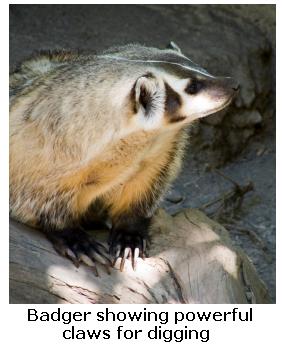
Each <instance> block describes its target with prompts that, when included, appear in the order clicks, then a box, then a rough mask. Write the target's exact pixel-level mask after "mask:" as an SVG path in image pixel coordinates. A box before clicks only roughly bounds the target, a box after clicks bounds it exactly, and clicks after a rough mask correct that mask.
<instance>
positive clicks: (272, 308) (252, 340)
mask: <svg viewBox="0 0 282 346" xmlns="http://www.w3.org/2000/svg"><path fill="white" fill-rule="evenodd" d="M10 3H12V4H38V1H29V2H25V1H12V2H10ZM41 3H44V4H53V3H54V1H45V2H41ZM67 3H68V4H75V3H77V2H75V1H68V2H67ZM82 3H83V4H113V3H115V4H118V3H122V4H129V2H120V1H119V2H113V1H109V2H104V1H95V2H93V1H83V2H82ZM82 3H80V4H82ZM152 3H154V4H169V3H171V2H167V1H158V2H156V1H154V2H151V1H132V2H130V4H152ZM247 3H248V4H265V3H266V1H248V2H247ZM280 3H281V2H280ZM280 3H279V2H276V1H267V4H276V5H277V6H276V9H277V18H278V20H277V37H281V35H279V34H281V33H282V31H281V24H280V22H281V4H280ZM56 4H66V2H64V1H56ZM174 4H199V2H197V1H190V2H186V1H176V2H175V3H174ZM202 4H213V2H212V1H205V2H203V3H202ZM217 4H228V2H226V1H218V2H217ZM232 4H246V2H244V1H233V2H232ZM0 6H1V11H0V15H1V26H2V28H1V29H2V30H0V34H1V46H2V54H1V56H0V57H1V64H0V68H1V69H2V71H1V72H2V73H1V88H2V89H1V91H2V92H1V95H2V97H1V101H2V102H1V106H2V107H1V108H2V112H1V116H0V121H1V124H0V131H1V134H0V153H1V156H0V162H1V164H0V167H1V170H0V172H1V179H0V184H1V189H0V191H1V194H0V220H1V224H0V229H1V232H2V236H1V240H2V251H1V261H0V263H1V285H0V287H1V294H0V296H1V310H0V329H1V342H2V343H3V344H11V345H13V344H16V343H20V344H23V345H25V344H27V345H30V346H32V345H38V343H40V345H48V346H49V345H50V344H53V345H58V344H60V345H61V344H65V342H62V341H61V339H59V338H58V335H59V333H60V330H61V326H60V325H57V324H49V325H48V326H45V325H40V324H38V325H36V327H35V325H31V324H30V323H27V321H26V311H27V308H28V307H30V308H31V307H34V306H25V305H9V304H8V143H9V142H8V141H9V139H8V92H7V85H8V66H9V57H8V54H6V52H8V47H9V36H8V3H7V2H6V1H1V2H0ZM279 15H280V18H279ZM279 19H280V20H279ZM279 58H281V43H279V41H278V42H277V62H278V63H277V81H278V83H277V84H278V88H277V92H278V97H277V114H278V117H277V133H278V134H280V131H279V130H281V119H280V113H281V112H280V111H281V109H282V107H281V102H282V97H281V96H282V95H279V93H280V94H281V91H280V88H279V82H280V80H281V78H279V77H281V68H280V66H279V63H280V61H281V60H280V59H279ZM6 95H7V98H6V97H5V96H6ZM281 147H282V143H281V139H280V136H277V176H279V168H280V167H281V164H282V163H281V153H279V151H280V150H281V149H280V148H281ZM269 178H270V179H272V178H273V177H269ZM280 198H281V183H280V182H279V180H278V181H277V210H280V206H281V204H280V203H279V201H280ZM281 217H282V213H281V214H280V213H277V225H282V219H281ZM277 244H279V245H278V246H277V248H281V245H280V244H281V232H279V229H278V232H277ZM281 256H282V255H281V250H280V251H279V250H278V251H277V268H279V270H277V273H278V274H279V275H277V304H276V305H275V304H273V305H263V306H262V305H261V306H255V305H254V306H253V308H254V314H255V321H254V322H253V323H249V324H245V325H244V324H241V325H237V326H234V325H232V324H231V325H229V324H217V325H215V326H214V327H212V326H211V327H210V328H214V329H213V331H214V332H213V333H214V335H215V337H214V339H213V340H212V341H210V342H208V343H207V344H209V345H217V346H220V345H226V344H227V343H228V344H229V345H238V344H241V345H248V344H250V345H266V344H269V345H276V344H279V340H280V335H279V334H280V333H279V328H281V327H280V324H281V312H282V311H281V289H282V285H281V266H280V263H281ZM58 307H59V305H48V306H47V305H46V306H44V305H37V308H38V309H41V310H42V311H52V310H54V309H57V308H58ZM62 307H63V308H64V309H65V310H67V311H83V310H84V311H87V310H90V309H91V310H93V311H94V310H96V311H97V310H103V309H104V308H105V307H106V305H101V306H89V305H87V306H81V305H73V306H62ZM139 308H142V306H140V305H139V306H136V305H119V306H111V309H113V310H115V311H121V310H124V309H126V310H130V311H134V310H137V309H139ZM150 308H151V309H152V310H154V311H161V310H164V309H166V310H168V311H171V312H173V311H175V310H176V309H177V310H183V311H188V310H190V311H201V310H213V309H214V311H224V310H228V309H230V308H231V305H199V306H196V305H191V306H179V305H170V306H162V305H158V306H156V305H154V306H150ZM240 308H242V309H244V308H245V307H240ZM148 309H149V307H148ZM108 326H113V325H112V324H111V323H108ZM194 326H195V327H197V326H196V325H194ZM83 327H84V328H92V329H93V328H95V326H94V324H93V323H90V324H89V325H84V326H83ZM104 328H105V327H104ZM199 328H203V326H201V325H200V326H199ZM131 342H132V341H131ZM78 343H79V344H80V345H81V341H80V342H75V341H74V342H72V344H73V345H76V344H78ZM93 343H94V344H97V345H100V344H101V343H100V342H95V341H91V342H84V343H83V344H86V345H87V344H89V345H90V344H91V345H92V344H93ZM134 343H135V344H141V343H142V344H144V340H143V341H140V342H139V341H137V342H136V341H134ZM189 343H190V344H191V345H192V344H193V345H194V344H196V343H194V342H189V341H187V344H188V345H189ZM107 344H108V345H111V344H113V345H123V344H126V343H125V342H116V341H114V340H111V342H108V343H107ZM154 344H156V345H158V344H160V343H158V342H155V343H154ZM163 344H164V343H162V345H163ZM170 344H171V343H170ZM181 344H183V343H181ZM200 344H201V343H200Z"/></svg>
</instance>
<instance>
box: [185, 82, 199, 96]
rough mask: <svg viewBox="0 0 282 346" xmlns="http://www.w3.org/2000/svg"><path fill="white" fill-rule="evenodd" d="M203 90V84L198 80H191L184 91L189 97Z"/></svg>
mask: <svg viewBox="0 0 282 346" xmlns="http://www.w3.org/2000/svg"><path fill="white" fill-rule="evenodd" d="M202 88H203V82H201V81H199V80H195V79H194V80H193V79H192V80H191V81H190V82H189V83H188V85H187V87H186V88H185V91H186V93H187V94H189V95H195V94H197V93H198V92H199V91H200V90H201V89H202Z"/></svg>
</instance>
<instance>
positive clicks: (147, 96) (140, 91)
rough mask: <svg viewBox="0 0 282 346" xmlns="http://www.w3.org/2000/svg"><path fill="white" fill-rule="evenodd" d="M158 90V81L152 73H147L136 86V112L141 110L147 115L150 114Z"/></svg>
mask: <svg viewBox="0 0 282 346" xmlns="http://www.w3.org/2000/svg"><path fill="white" fill-rule="evenodd" d="M158 88H159V85H158V81H157V79H156V77H155V76H154V75H153V74H152V73H147V74H145V75H143V76H141V77H139V78H138V79H137V80H136V82H135V86H134V94H135V100H134V101H135V110H136V112H138V110H140V108H141V109H142V110H143V111H144V113H145V114H148V113H149V111H150V109H151V107H152V104H153V101H154V98H155V96H156V94H157V91H158Z"/></svg>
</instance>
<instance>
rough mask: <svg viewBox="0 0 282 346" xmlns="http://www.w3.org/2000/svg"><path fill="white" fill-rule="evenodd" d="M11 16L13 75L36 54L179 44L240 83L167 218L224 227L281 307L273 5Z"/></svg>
mask: <svg viewBox="0 0 282 346" xmlns="http://www.w3.org/2000/svg"><path fill="white" fill-rule="evenodd" d="M10 9H11V11H10V63H11V68H13V66H15V65H16V64H17V63H19V62H20V61H21V60H22V59H23V58H25V57H26V56H29V55H30V54H31V53H32V52H34V51H35V50H39V49H54V48H75V49H76V48H80V49H90V50H94V51H101V50H103V49H105V48H108V47H110V46H112V45H119V44H124V43H130V42H139V43H142V44H146V45H150V46H156V47H160V48H161V47H165V46H166V44H167V43H168V42H169V41H171V40H174V41H176V42H177V44H178V45H179V46H180V47H181V48H182V49H183V52H184V53H185V54H187V55H188V56H189V57H192V58H193V59H194V60H195V62H197V63H199V64H201V65H203V66H204V67H206V68H208V69H209V70H210V71H211V72H212V73H218V74H219V73H221V74H223V75H226V74H228V75H232V76H235V77H237V78H238V79H239V80H240V82H241V86H242V90H241V94H240V97H239V98H238V100H237V103H236V105H234V106H233V108H232V109H231V110H230V111H229V112H227V113H226V114H219V115H216V116H211V117H208V118H207V121H205V122H204V123H202V124H200V125H199V126H196V127H194V128H193V129H192V133H191V138H192V140H191V145H190V146H189V147H188V148H187V154H186V157H185V161H184V166H183V170H182V173H181V175H180V176H179V178H178V179H177V181H176V182H175V184H174V186H173V189H172V192H171V193H170V194H169V195H168V198H169V199H170V200H171V201H169V200H165V201H164V202H163V206H164V207H165V208H166V209H167V210H168V211H169V212H170V213H176V212H177V211H179V210H181V209H183V208H184V207H197V208H199V207H200V208H202V209H203V210H204V211H205V212H206V213H207V214H208V215H211V216H212V217H214V218H216V219H218V220H219V221H220V222H221V223H222V224H224V226H225V227H226V228H227V229H228V230H229V231H230V234H231V237H232V239H233V242H234V244H236V245H239V246H241V247H242V248H243V249H244V250H245V252H246V253H247V254H248V256H249V257H250V258H251V259H252V261H253V263H254V264H255V266H256V268H257V270H258V272H259V274H260V276H261V278H262V279H263V280H264V281H265V283H266V284H267V286H268V288H269V292H270V295H271V298H272V300H273V302H275V198H276V197H275V97H274V95H275V80H274V77H273V76H274V75H275V73H274V72H275V71H274V66H275V65H274V62H275V6H272V5H212V6H211V5H187V6H177V5H174V6H162V5H154V6H145V5H140V6H133V5H130V6H129V5H127V6H126V5H124V6H123V5H119V6H111V5H108V6H98V5H95V6H94V5H92V6H82V5H79V6H69V5H63V6H60V5H55V6H54V5H48V6H45V5H41V6H38V5H12V6H11V8H10ZM242 120H243V122H244V124H242V123H243V122H242ZM216 167H218V168H216ZM222 174H223V175H222ZM230 179H231V180H234V182H235V183H237V184H239V185H240V186H239V190H238V186H237V190H236V184H235V183H234V182H232V181H230ZM249 182H251V184H252V185H250V184H249V185H248V187H249V188H250V187H253V190H252V191H249V192H247V193H245V194H244V197H243V198H242V199H241V202H240V200H239V199H238V198H236V196H237V197H238V196H240V193H241V194H242V191H241V192H240V188H241V189H242V187H244V186H247V184H248V183H249ZM234 191H235V194H234V193H233V192H234ZM236 191H237V192H236ZM238 191H239V194H238ZM224 196H225V197H224ZM228 196H229V198H228ZM223 197H224V198H223ZM216 200H218V201H217V203H213V202H215V201H216ZM239 202H240V203H239ZM207 204H208V205H207Z"/></svg>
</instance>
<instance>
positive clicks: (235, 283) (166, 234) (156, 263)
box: [10, 209, 270, 303]
mask: <svg viewBox="0 0 282 346" xmlns="http://www.w3.org/2000/svg"><path fill="white" fill-rule="evenodd" d="M105 235H106V234H105V232H98V233H97V236H98V237H99V239H100V240H103V239H105ZM149 256H150V257H149V258H147V259H146V260H145V261H143V260H142V259H140V260H139V261H138V266H137V271H136V272H134V271H133V270H132V269H131V266H130V263H129V262H128V263H126V265H125V270H124V272H122V273H121V272H119V271H118V270H117V269H112V270H111V275H108V274H107V273H106V271H105V270H104V269H103V267H102V266H100V267H99V268H98V269H99V274H100V277H99V278H96V277H95V276H94V273H93V271H92V270H91V268H89V267H86V266H85V265H81V266H80V267H79V268H76V267H75V266H74V265H73V264H72V263H71V262H70V261H69V260H67V259H65V258H63V257H61V256H59V255H58V254H57V253H56V251H55V250H54V249H53V247H52V245H51V244H50V243H49V242H48V240H46V239H45V237H44V235H43V234H41V233H40V232H38V231H35V230H32V229H29V228H27V227H25V226H23V225H21V224H18V223H16V222H15V221H12V220H11V222H10V302H11V303H269V302H270V300H269V296H268V292H267V289H266V287H265V285H264V283H263V282H262V281H261V280H260V279H259V277H258V275H257V273H256V271H255V269H254V267H253V265H252V264H251V262H250V260H249V259H248V258H247V256H246V255H245V254H244V253H243V252H242V251H241V250H240V249H236V248H234V247H233V246H232V244H231V241H230V238H229V236H228V232H227V231H226V230H225V229H224V228H223V227H222V226H221V225H219V224H218V223H216V222H214V221H212V220H211V219H209V218H208V217H206V216H205V215H204V214H203V213H202V212H200V211H198V210H195V209H187V210H185V211H183V212H181V213H179V214H177V215H175V216H170V215H168V214H167V213H165V212H164V211H163V210H159V211H158V213H157V215H156V217H155V222H154V226H153V228H152V231H151V246H150V250H149ZM117 264H118V263H117Z"/></svg>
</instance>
